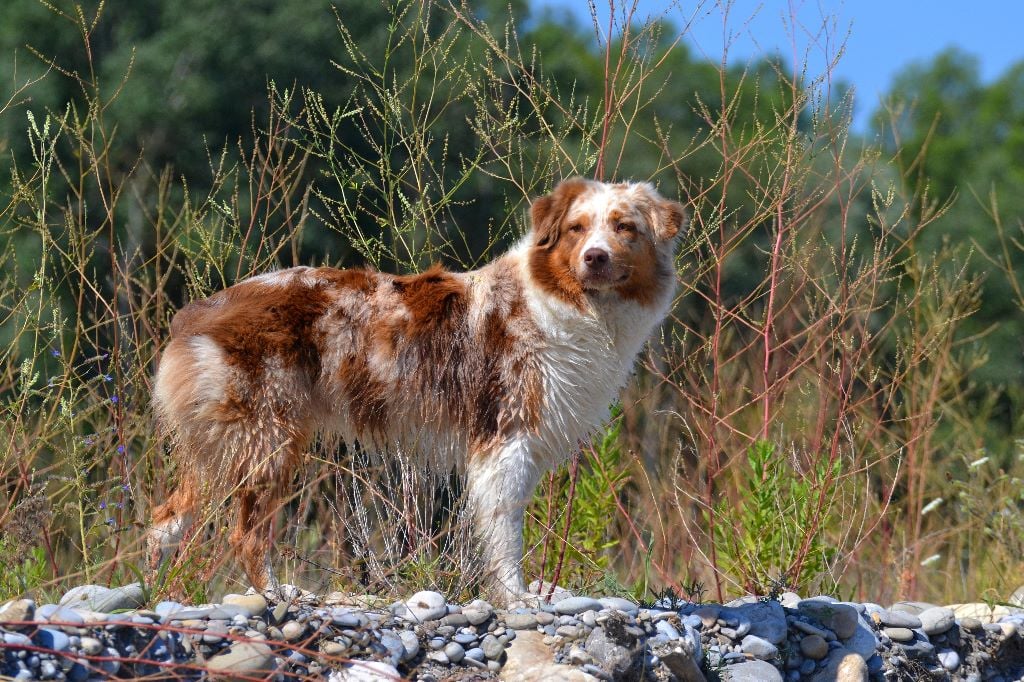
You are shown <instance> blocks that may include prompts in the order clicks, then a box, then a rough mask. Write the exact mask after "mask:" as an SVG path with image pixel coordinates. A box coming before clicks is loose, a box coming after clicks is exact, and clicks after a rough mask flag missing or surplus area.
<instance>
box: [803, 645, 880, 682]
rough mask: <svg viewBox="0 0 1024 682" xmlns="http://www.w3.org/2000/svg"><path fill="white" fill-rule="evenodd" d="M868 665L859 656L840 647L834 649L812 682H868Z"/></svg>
mask: <svg viewBox="0 0 1024 682" xmlns="http://www.w3.org/2000/svg"><path fill="white" fill-rule="evenodd" d="M867 680H868V664H867V663H866V662H865V661H864V659H863V658H861V657H860V656H858V655H857V654H855V653H853V652H852V651H849V650H848V649H844V648H842V647H839V648H838V649H833V650H832V653H831V654H829V657H828V658H827V659H826V661H825V667H823V668H822V669H820V670H818V671H817V672H816V673H815V674H814V676H813V677H812V678H811V682H867Z"/></svg>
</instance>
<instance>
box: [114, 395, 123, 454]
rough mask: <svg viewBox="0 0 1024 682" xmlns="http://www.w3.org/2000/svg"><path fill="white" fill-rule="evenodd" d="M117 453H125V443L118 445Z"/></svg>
mask: <svg viewBox="0 0 1024 682" xmlns="http://www.w3.org/2000/svg"><path fill="white" fill-rule="evenodd" d="M115 402H116V401H115ZM117 453H118V454H119V455H123V454H124V446H123V445H118V446H117Z"/></svg>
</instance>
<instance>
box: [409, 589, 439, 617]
mask: <svg viewBox="0 0 1024 682" xmlns="http://www.w3.org/2000/svg"><path fill="white" fill-rule="evenodd" d="M405 608H406V612H405V613H403V614H402V615H403V616H404V617H405V618H406V619H407V620H411V621H413V622H417V623H423V622H426V621H430V620H438V619H440V618H441V617H442V616H444V615H446V614H447V613H448V603H447V602H446V601H445V599H444V595H442V594H441V593H439V592H431V591H429V590H424V591H423V592H417V593H416V594H414V595H412V596H411V597H409V598H408V599H406V600H405Z"/></svg>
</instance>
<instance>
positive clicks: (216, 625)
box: [203, 621, 228, 644]
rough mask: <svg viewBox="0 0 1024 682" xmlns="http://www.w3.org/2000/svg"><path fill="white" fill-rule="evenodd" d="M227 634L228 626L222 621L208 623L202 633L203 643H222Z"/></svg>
mask: <svg viewBox="0 0 1024 682" xmlns="http://www.w3.org/2000/svg"><path fill="white" fill-rule="evenodd" d="M227 634H228V625H227V623H224V622H222V621H210V623H209V624H208V625H207V626H206V632H205V633H203V642H205V643H206V644H217V643H218V642H221V641H223V639H224V636H225V635H227Z"/></svg>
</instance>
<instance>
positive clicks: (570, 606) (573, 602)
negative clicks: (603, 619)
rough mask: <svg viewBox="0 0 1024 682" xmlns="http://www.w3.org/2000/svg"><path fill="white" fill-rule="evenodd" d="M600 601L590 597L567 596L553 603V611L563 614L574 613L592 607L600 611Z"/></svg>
mask: <svg viewBox="0 0 1024 682" xmlns="http://www.w3.org/2000/svg"><path fill="white" fill-rule="evenodd" d="M601 608H602V605H601V602H599V601H598V600H596V599H591V598H590V597H567V598H565V599H562V600H561V601H559V602H558V603H557V604H555V612H556V613H560V614H564V615H576V614H578V613H583V612H584V611H587V610H591V609H593V610H594V611H600V610H601Z"/></svg>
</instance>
